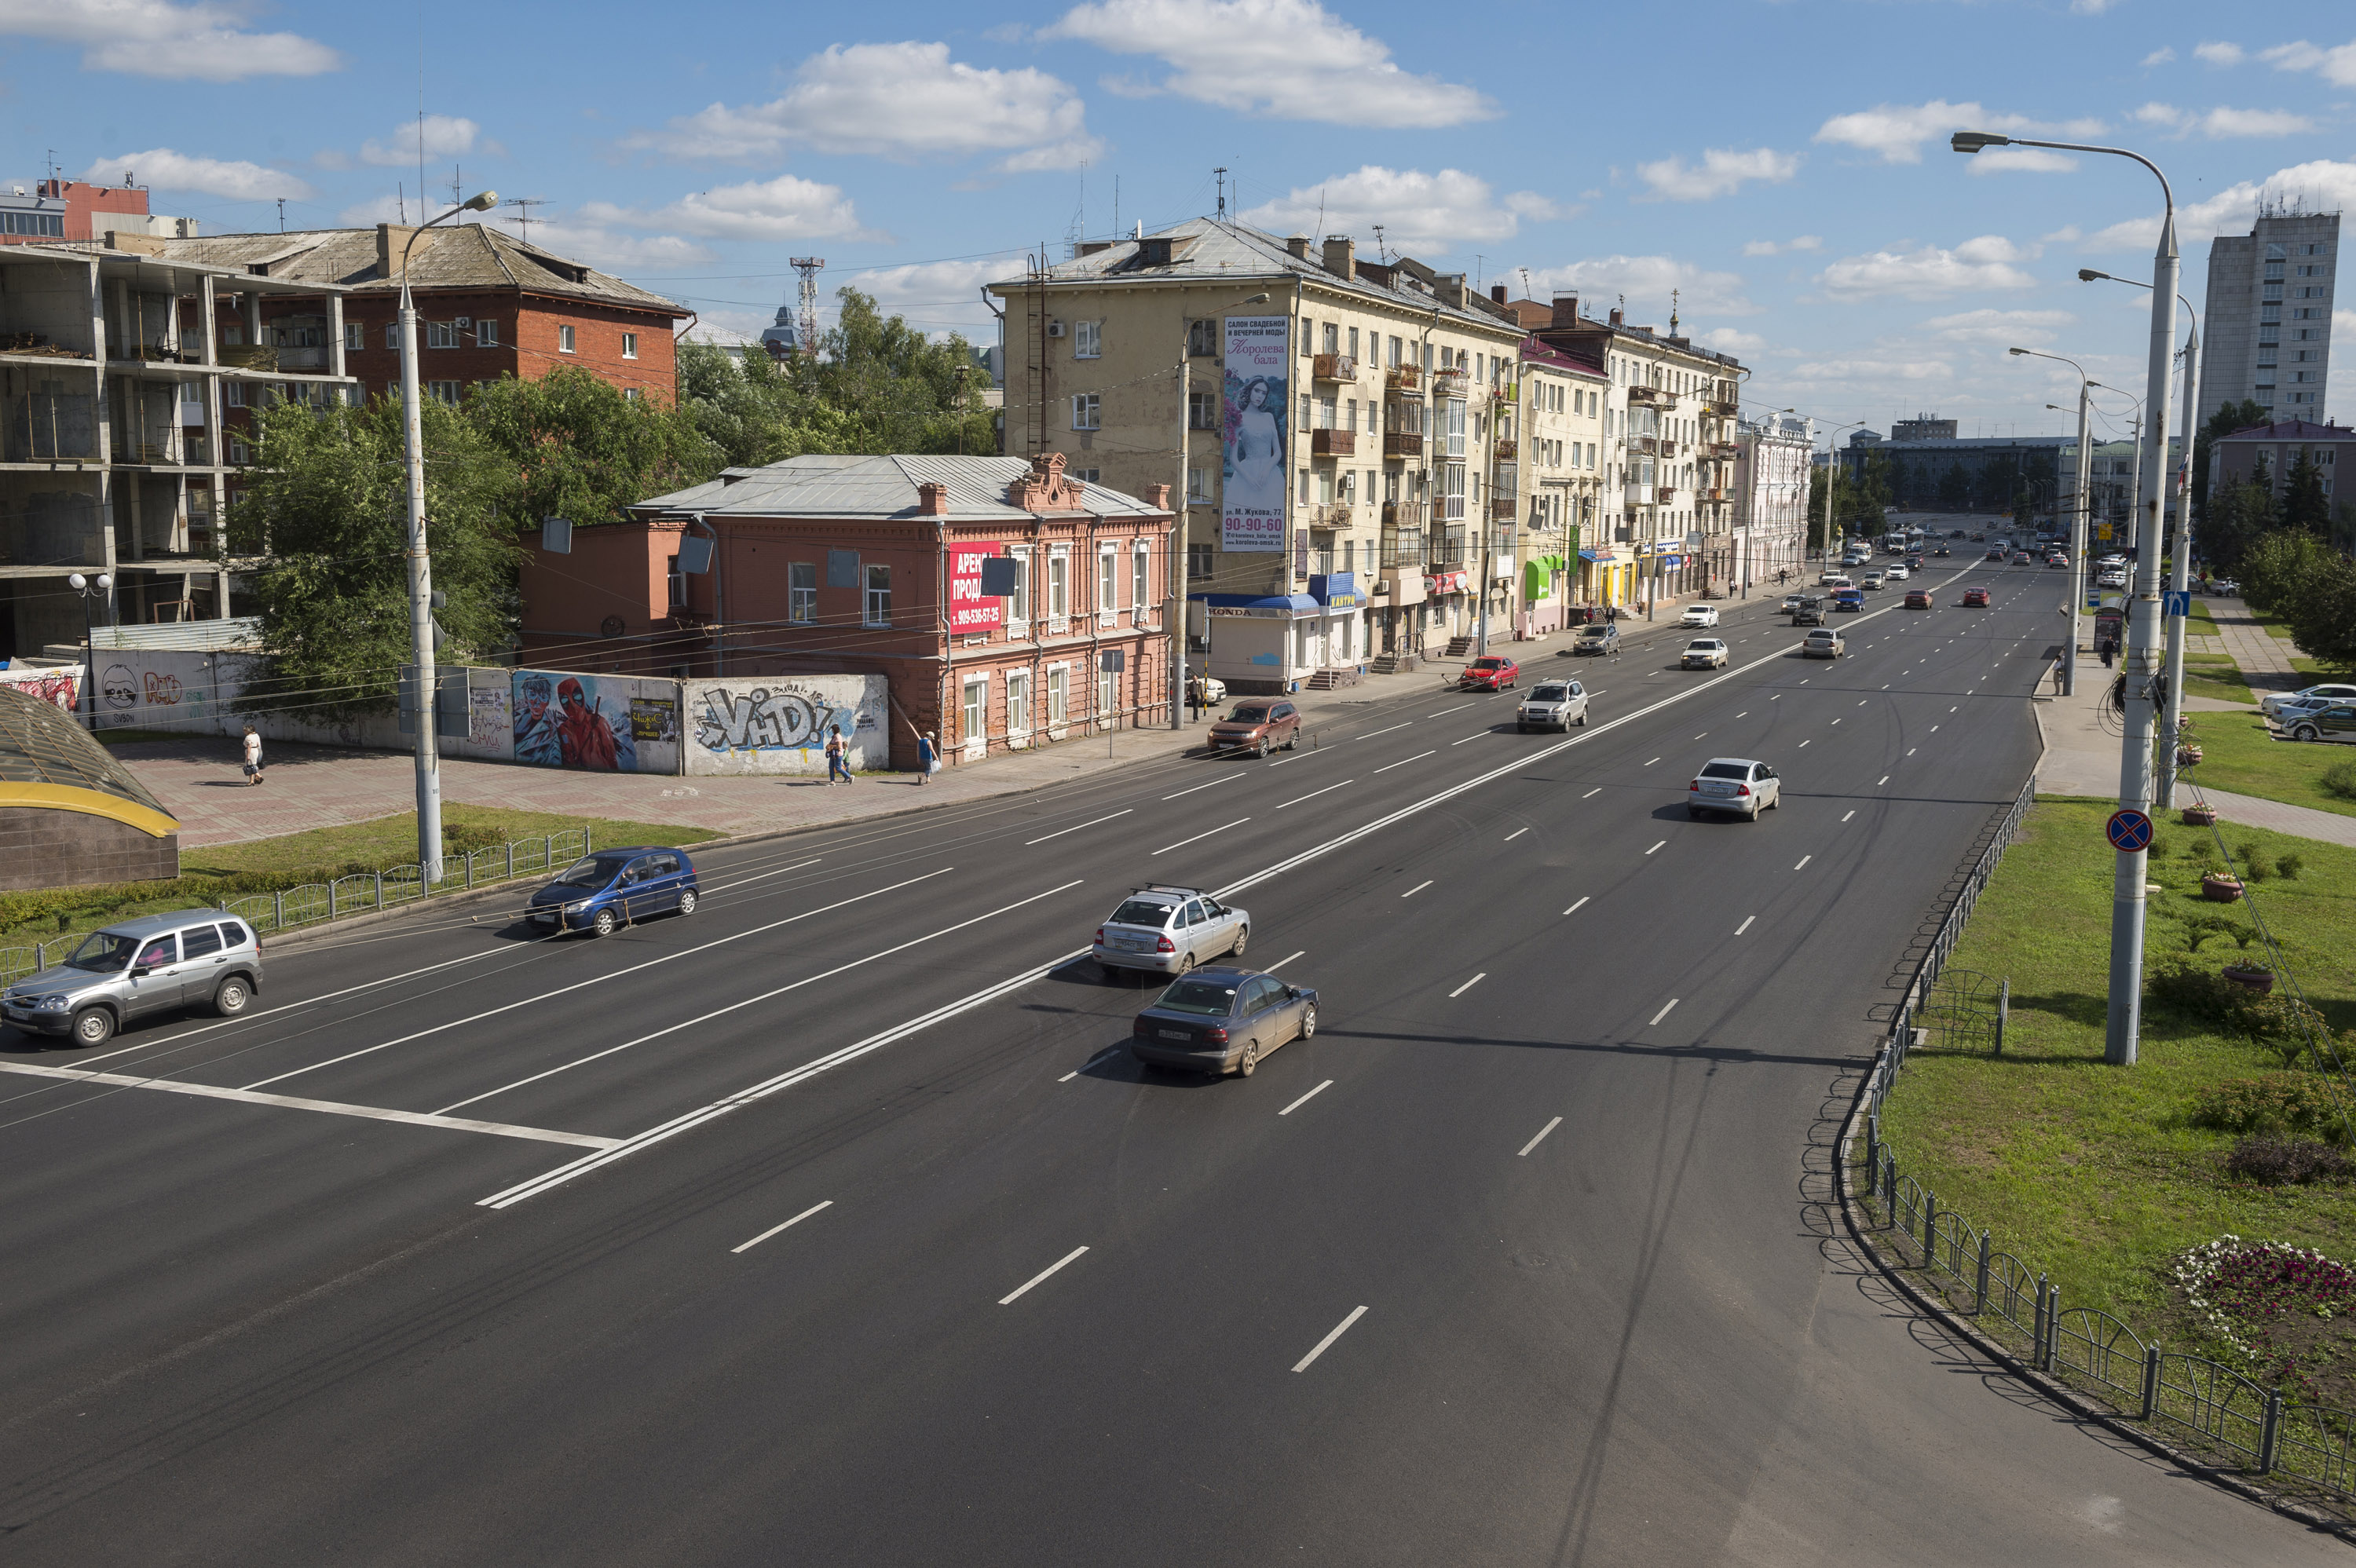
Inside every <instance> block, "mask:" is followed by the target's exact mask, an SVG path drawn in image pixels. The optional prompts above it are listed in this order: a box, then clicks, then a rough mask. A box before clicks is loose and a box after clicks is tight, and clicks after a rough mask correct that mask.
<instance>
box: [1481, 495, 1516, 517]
mask: <svg viewBox="0 0 2356 1568" xmlns="http://www.w3.org/2000/svg"><path fill="white" fill-rule="evenodd" d="M1520 506H1521V503H1520V502H1518V501H1516V500H1515V499H1514V497H1513V496H1490V497H1489V517H1490V520H1491V521H1492V522H1505V523H1510V522H1512V521H1513V520H1514V518H1515V516H1516V515H1517V514H1518V512H1519V508H1520Z"/></svg>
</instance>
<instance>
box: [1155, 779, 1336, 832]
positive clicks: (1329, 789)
mask: <svg viewBox="0 0 2356 1568" xmlns="http://www.w3.org/2000/svg"><path fill="white" fill-rule="evenodd" d="M1357 782H1358V781H1357V780H1355V779H1344V780H1343V781H1342V783H1341V784H1327V785H1326V786H1325V787H1324V788H1323V789H1312V790H1311V791H1310V792H1309V793H1308V794H1307V795H1294V796H1293V797H1292V798H1291V799H1290V800H1288V801H1286V802H1285V803H1284V805H1280V806H1278V807H1277V808H1276V809H1277V810H1279V811H1282V810H1283V809H1284V806H1286V805H1300V804H1301V802H1302V801H1304V800H1315V799H1316V798H1317V797H1318V796H1319V795H1332V794H1333V792H1334V791H1335V790H1337V789H1341V788H1343V787H1344V785H1347V784H1356V783H1357ZM1171 848H1173V849H1174V848H1177V846H1176V845H1174V844H1173V845H1172V846H1171Z"/></svg>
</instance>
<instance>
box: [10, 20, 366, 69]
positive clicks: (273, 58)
mask: <svg viewBox="0 0 2356 1568" xmlns="http://www.w3.org/2000/svg"><path fill="white" fill-rule="evenodd" d="M246 9H247V8H246V7H244V6H233V5H171V4H168V3H167V0H45V3H41V4H36V3H35V0H0V37H20V38H40V39H43V40H46V41H47V42H49V43H57V44H79V45H80V46H81V48H82V57H81V63H82V67H83V69H87V70H118V71H123V72H126V73H128V74H130V75H133V76H155V77H166V78H169V79H172V80H196V81H239V80H243V79H245V78H247V77H250V76H316V75H318V74H319V73H321V72H322V71H330V70H336V69H339V68H341V66H342V65H343V57H342V56H341V55H339V54H337V52H336V51H335V50H333V49H331V48H328V47H327V45H325V44H322V43H318V42H316V41H315V40H313V39H310V38H306V37H302V36H301V35H300V34H296V33H248V32H241V31H239V25H240V24H241V22H242V21H243V20H244V17H243V15H242V13H243V11H244V10H246Z"/></svg>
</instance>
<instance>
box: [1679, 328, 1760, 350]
mask: <svg viewBox="0 0 2356 1568" xmlns="http://www.w3.org/2000/svg"><path fill="white" fill-rule="evenodd" d="M1696 341H1697V342H1698V343H1699V344H1700V345H1701V346H1702V347H1704V348H1715V349H1717V350H1718V351H1719V353H1720V354H1762V353H1764V352H1766V349H1767V340H1766V339H1765V338H1763V337H1762V336H1759V335H1758V334H1757V333H1755V332H1742V331H1740V330H1738V329H1736V328H1734V327H1731V326H1714V327H1711V328H1710V329H1709V330H1708V332H1705V333H1703V334H1702V335H1701V336H1700V337H1698V338H1697V339H1696Z"/></svg>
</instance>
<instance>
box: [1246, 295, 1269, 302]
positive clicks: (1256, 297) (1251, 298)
mask: <svg viewBox="0 0 2356 1568" xmlns="http://www.w3.org/2000/svg"><path fill="white" fill-rule="evenodd" d="M1243 303H1244V304H1267V303H1268V296H1267V295H1266V294H1253V295H1251V296H1249V297H1248V298H1247V299H1246V300H1245V301H1244V302H1243Z"/></svg>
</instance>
